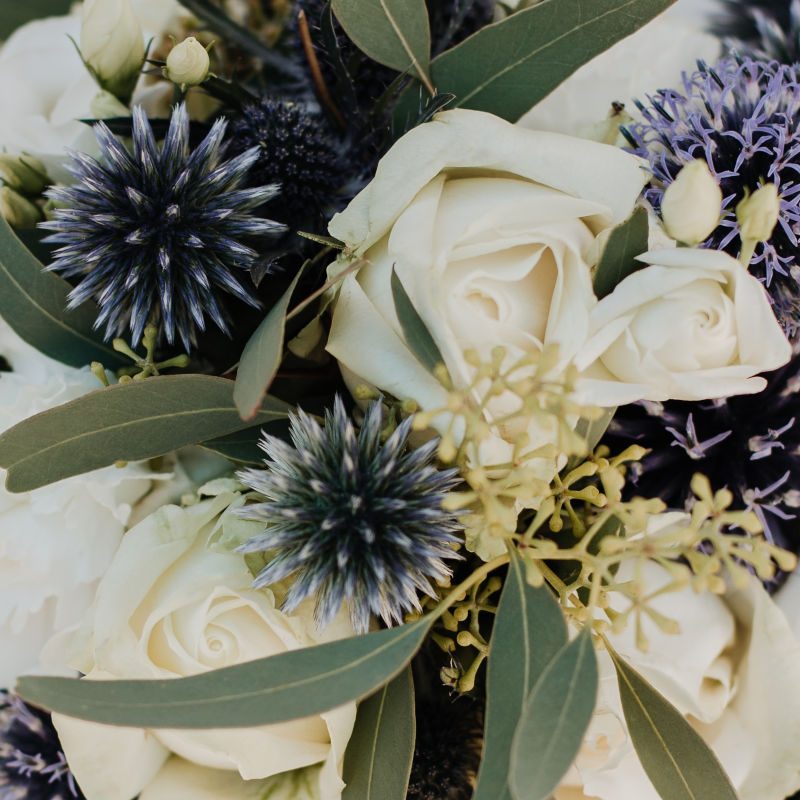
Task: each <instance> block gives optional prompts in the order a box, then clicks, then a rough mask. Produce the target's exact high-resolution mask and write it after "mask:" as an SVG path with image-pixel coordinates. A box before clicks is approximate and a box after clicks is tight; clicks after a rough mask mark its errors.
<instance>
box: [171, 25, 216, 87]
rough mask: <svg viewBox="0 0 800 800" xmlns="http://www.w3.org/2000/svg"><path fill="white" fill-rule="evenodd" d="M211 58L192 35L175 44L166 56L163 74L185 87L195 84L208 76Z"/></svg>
mask: <svg viewBox="0 0 800 800" xmlns="http://www.w3.org/2000/svg"><path fill="white" fill-rule="evenodd" d="M210 66H211V60H210V59H209V57H208V51H207V50H206V49H205V47H203V45H202V44H200V42H198V41H197V39H195V38H194V36H190V37H189V38H188V39H184V40H183V41H182V42H181V43H180V44H177V45H175V47H173V48H172V50H171V51H170V54H169V55H168V56H167V66H166V68H165V69H164V74H165V76H166V77H167V78H168V79H169V80H171V81H172V82H173V83H176V84H178V86H180V87H181V88H183V89H185V88H186V87H187V86H197V85H198V84H200V83H202V82H203V81H204V80H205V79H206V78H207V77H208V70H209V67H210Z"/></svg>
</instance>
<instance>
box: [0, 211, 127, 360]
mask: <svg viewBox="0 0 800 800" xmlns="http://www.w3.org/2000/svg"><path fill="white" fill-rule="evenodd" d="M71 288H72V287H71V286H70V285H69V284H68V283H67V282H66V281H65V280H63V279H62V278H59V277H58V276H57V275H54V274H53V273H52V272H47V271H46V270H45V269H44V267H43V266H42V264H41V262H40V261H39V260H38V259H37V258H36V256H34V255H33V253H31V251H30V250H28V248H27V247H25V245H24V244H23V243H22V242H21V241H20V240H19V239H18V238H17V236H16V235H15V234H14V232H13V231H12V230H11V227H10V226H9V224H8V223H7V222H6V221H5V220H4V219H3V218H2V217H0V316H1V317H2V318H3V319H4V320H5V321H6V322H7V323H8V324H9V325H10V326H11V327H12V328H13V329H14V331H15V332H16V333H17V334H18V335H19V336H20V337H21V338H22V339H24V340H25V341H26V342H27V343H28V344H30V345H32V346H33V347H35V348H36V349H37V350H38V351H39V352H41V353H44V354H45V355H46V356H50V358H53V359H55V360H56V361H60V362H62V363H63V364H68V365H69V366H71V367H82V366H85V365H86V364H89V363H91V362H92V361H99V362H100V363H102V364H103V365H104V366H106V367H109V368H116V367H121V366H124V365H126V364H130V362H129V361H128V360H127V359H125V358H124V357H123V356H122V355H120V354H119V353H117V352H116V351H115V350H114V349H113V348H112V347H111V346H110V345H108V344H106V343H105V342H103V339H102V336H101V335H100V334H99V333H97V332H96V331H95V330H94V329H93V325H94V321H95V319H96V318H97V310H96V309H95V308H94V307H93V306H92V305H91V304H89V303H85V304H84V305H82V306H80V307H79V308H77V309H75V310H74V311H67V310H66V307H67V302H68V301H67V296H68V295H69V292H70V290H71Z"/></svg>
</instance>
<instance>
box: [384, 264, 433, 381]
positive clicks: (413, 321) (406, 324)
mask: <svg viewBox="0 0 800 800" xmlns="http://www.w3.org/2000/svg"><path fill="white" fill-rule="evenodd" d="M392 299H393V300H394V310H395V312H396V313H397V319H398V320H399V321H400V327H401V328H402V329H403V336H404V337H405V340H406V344H407V345H408V346H409V347H410V348H411V352H412V353H413V354H414V355H415V356H416V357H417V358H418V359H419V361H420V363H421V364H422V365H423V366H424V367H425V368H426V369H428V370H429V371H431V372H432V371H433V370H434V369H435V368H436V367H437V366H438V365H439V364H443V363H444V359H443V358H442V353H441V351H440V350H439V348H438V346H437V345H436V342H435V341H434V340H433V336H431V333H430V331H429V330H428V328H427V327H426V325H425V323H424V322H423V321H422V318H421V317H420V315H419V314H418V313H417V309H416V308H414V304H413V303H412V302H411V298H410V297H409V296H408V294H407V293H406V290H405V288H404V287H403V284H402V283H401V282H400V278H399V277H398V276H397V272H395V270H394V269H392Z"/></svg>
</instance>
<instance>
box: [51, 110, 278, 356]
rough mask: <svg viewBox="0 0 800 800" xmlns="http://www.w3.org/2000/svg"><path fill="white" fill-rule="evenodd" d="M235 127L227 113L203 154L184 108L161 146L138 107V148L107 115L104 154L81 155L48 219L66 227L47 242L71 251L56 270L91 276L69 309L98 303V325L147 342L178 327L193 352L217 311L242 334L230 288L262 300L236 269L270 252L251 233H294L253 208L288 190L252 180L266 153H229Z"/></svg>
mask: <svg viewBox="0 0 800 800" xmlns="http://www.w3.org/2000/svg"><path fill="white" fill-rule="evenodd" d="M225 128H226V121H225V120H222V119H220V120H217V121H216V122H215V123H214V125H213V127H212V128H211V131H210V132H209V133H208V135H207V136H206V137H205V139H204V140H203V141H202V143H201V144H200V145H199V146H198V147H197V148H196V149H195V150H194V151H192V150H191V149H190V146H189V115H188V113H187V111H186V107H185V106H184V105H180V106H178V107H177V108H176V109H175V110H174V112H173V114H172V118H171V120H170V125H169V130H168V132H167V136H166V139H165V140H164V143H163V145H162V146H161V147H160V148H159V146H158V145H157V143H156V139H155V136H154V134H153V130H152V127H151V126H150V123H149V121H148V119H147V116H146V115H145V113H144V111H143V110H142V109H141V107H138V106H137V107H136V108H134V110H133V149H132V152H129V151H128V150H127V149H126V148H125V147H124V146H123V144H122V143H121V141H120V140H119V139H117V138H116V137H115V136H114V135H113V134H112V133H111V131H110V130H109V128H108V127H107V126H106V125H105V124H104V123H98V124H97V125H96V126H95V133H96V136H97V141H98V143H99V145H100V151H101V156H100V160H99V161H98V160H95V159H94V158H91V157H90V156H88V155H86V154H84V153H72V164H71V167H70V169H71V172H72V174H73V175H74V176H75V178H76V183H75V185H73V186H70V187H57V188H54V189H52V190H51V191H50V193H49V196H50V198H51V199H52V200H53V201H54V202H55V203H56V204H57V208H56V210H55V211H54V212H53V220H52V221H51V222H45V223H42V227H44V228H47V229H48V230H51V231H54V232H55V233H54V234H52V235H51V236H49V237H48V238H47V239H46V240H45V241H47V242H50V243H53V244H58V245H60V247H59V248H58V249H57V250H56V253H55V255H56V259H55V261H53V262H52V263H51V264H50V266H49V267H48V269H51V270H54V271H57V272H60V273H62V274H63V275H64V276H65V277H66V278H80V279H81V280H80V282H79V283H78V285H77V286H76V287H75V288H74V289H73V290H72V292H71V293H70V295H69V307H70V308H74V307H76V306H79V305H80V304H81V303H83V302H85V301H87V300H94V301H95V302H96V303H97V305H98V306H99V308H100V313H99V315H98V317H97V320H96V322H95V327H96V328H101V327H103V326H105V333H106V337H107V338H111V337H112V336H119V335H120V334H121V333H123V331H124V330H125V329H129V330H130V335H131V338H132V342H133V344H136V343H138V342H139V340H140V339H141V336H142V332H143V331H144V329H145V326H146V325H148V324H149V323H152V324H155V325H156V326H157V327H158V328H159V330H160V332H161V335H162V336H163V337H164V338H166V340H167V342H169V343H170V344H172V343H173V342H174V341H175V338H176V335H177V336H179V337H180V339H181V341H182V343H183V345H184V347H185V348H186V349H187V350H188V349H190V348H191V346H192V345H193V344H194V343H195V342H196V338H197V331H198V330H205V324H206V323H205V318H206V316H208V317H210V318H211V319H212V320H213V321H214V323H215V324H216V325H217V326H218V327H219V328H220V329H221V330H222V331H223V332H225V333H230V330H229V315H228V313H227V312H226V311H225V308H224V306H223V304H222V302H221V298H220V297H219V296H218V292H219V291H222V292H226V293H228V294H230V295H233V296H234V297H236V298H238V299H239V300H241V301H243V302H244V303H247V304H248V305H251V306H254V307H258V306H259V302H258V300H257V299H256V298H255V297H254V296H253V295H252V294H251V293H250V291H248V289H246V288H245V286H244V285H243V284H242V283H241V282H240V279H239V277H237V275H236V274H235V273H237V272H246V271H247V270H248V269H250V268H251V267H252V266H253V265H254V263H255V262H256V260H257V258H258V253H257V252H256V250H254V249H253V248H252V247H251V246H249V244H246V243H245V242H246V241H249V240H251V239H254V238H260V237H272V236H275V235H276V234H278V233H281V232H282V231H283V230H284V228H283V226H282V225H280V224H278V223H276V222H273V221H271V220H266V219H259V218H257V217H255V216H253V214H252V213H251V212H252V211H253V210H254V209H256V208H258V207H259V206H262V205H263V204H264V203H265V202H267V201H268V200H269V199H271V198H272V197H274V196H275V195H276V194H277V192H278V187H277V186H276V185H269V186H259V187H256V188H243V185H244V183H245V180H246V178H247V176H248V173H249V171H250V169H251V167H252V166H253V164H254V163H255V161H256V160H257V158H258V150H257V149H252V150H249V151H247V152H245V153H242V154H240V155H238V156H236V157H235V158H231V159H229V160H225V157H224V156H225V146H224V145H223V136H224V134H225ZM248 280H249V278H248Z"/></svg>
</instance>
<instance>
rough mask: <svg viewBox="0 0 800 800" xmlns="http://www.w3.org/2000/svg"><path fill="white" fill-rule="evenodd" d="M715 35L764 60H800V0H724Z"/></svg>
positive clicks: (784, 62)
mask: <svg viewBox="0 0 800 800" xmlns="http://www.w3.org/2000/svg"><path fill="white" fill-rule="evenodd" d="M713 27H714V32H715V33H717V34H718V35H719V36H721V37H723V38H724V39H726V43H727V45H728V47H729V48H730V49H731V50H732V51H734V52H737V53H741V54H742V55H748V56H751V57H752V58H757V59H761V60H763V61H772V60H775V61H780V62H781V63H782V64H796V63H797V62H798V61H800V0H722V4H721V13H719V14H718V15H716V18H715V20H714V26H713Z"/></svg>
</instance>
